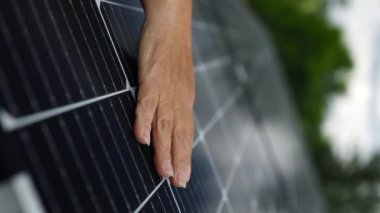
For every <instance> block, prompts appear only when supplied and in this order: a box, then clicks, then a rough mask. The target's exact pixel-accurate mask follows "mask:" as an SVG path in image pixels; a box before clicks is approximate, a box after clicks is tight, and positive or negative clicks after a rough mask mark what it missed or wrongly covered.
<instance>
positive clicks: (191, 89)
mask: <svg viewBox="0 0 380 213" xmlns="http://www.w3.org/2000/svg"><path fill="white" fill-rule="evenodd" d="M142 3H143V5H144V8H145V14H146V19H145V23H144V27H143V30H142V35H141V39H140V48H139V58H138V66H139V73H138V78H139V81H138V82H139V90H138V94H137V106H136V121H135V126H134V131H135V135H136V138H137V140H138V141H139V142H140V143H142V144H149V143H150V137H148V136H149V134H148V135H147V134H146V132H147V131H146V130H147V129H148V130H150V131H151V135H152V136H153V137H152V138H153V140H152V144H153V150H154V164H155V167H156V171H157V172H158V174H159V175H161V176H164V177H169V176H172V177H171V178H170V180H171V183H172V184H174V185H175V186H178V187H185V186H186V184H187V182H188V181H189V178H190V172H191V152H192V143H193V137H194V123H193V117H192V116H193V106H194V102H195V77H194V72H193V59H192V49H191V46H192V45H191V41H192V39H191V5H192V2H191V0H181V1H177V0H160V1H157V0H143V1H142ZM168 162H169V163H168ZM170 164H171V165H170ZM173 172H174V173H173Z"/></svg>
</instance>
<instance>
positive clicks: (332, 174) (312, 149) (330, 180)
mask: <svg viewBox="0 0 380 213" xmlns="http://www.w3.org/2000/svg"><path fill="white" fill-rule="evenodd" d="M247 1H248V4H249V5H250V6H251V8H252V10H254V11H255V12H256V13H257V14H258V15H259V16H260V18H261V19H262V20H263V21H264V22H265V24H266V26H267V27H268V30H269V31H270V32H271V34H272V36H273V39H274V41H275V42H276V44H277V48H278V52H279V55H280V57H281V60H282V64H283V67H284V69H285V71H286V78H287V80H288V85H289V87H290V89H291V91H292V93H293V99H294V100H295V103H296V106H297V110H298V113H299V118H300V120H299V124H300V126H301V128H302V130H303V134H304V137H305V141H306V143H307V144H306V146H307V147H308V149H309V153H310V158H311V159H312V161H313V163H314V165H315V166H316V168H317V171H318V173H319V179H320V184H321V187H322V191H323V192H324V195H325V197H326V201H327V204H328V206H329V209H330V211H331V212H380V154H379V151H380V95H379V92H380V86H379V83H380V49H379V48H380V13H379V8H380V1H379V0H281V1H278V0H247Z"/></svg>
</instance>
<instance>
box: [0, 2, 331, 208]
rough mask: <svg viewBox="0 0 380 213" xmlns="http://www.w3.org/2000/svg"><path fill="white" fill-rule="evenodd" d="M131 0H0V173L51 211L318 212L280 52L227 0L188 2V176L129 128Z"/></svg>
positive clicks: (136, 14) (135, 26)
mask: <svg viewBox="0 0 380 213" xmlns="http://www.w3.org/2000/svg"><path fill="white" fill-rule="evenodd" d="M143 23H144V10H143V8H142V6H141V3H140V1H139V0H99V1H98V0H86V1H84V0H37V1H32V0H24V1H21V0H4V1H1V2H0V124H1V127H2V128H1V132H0V140H1V141H0V159H1V160H0V171H1V175H0V176H1V177H4V176H5V177H7V178H10V177H12V176H13V175H16V174H18V173H20V172H26V173H27V174H29V175H30V176H31V177H32V180H33V184H34V185H35V186H36V188H37V192H38V198H39V199H41V200H42V202H43V206H44V208H45V210H46V211H47V212H57V213H59V212H140V211H141V212H323V211H324V205H323V199H322V198H321V197H320V194H319V190H318V184H317V182H316V180H315V176H314V173H313V169H312V167H311V165H310V164H309V162H308V159H307V156H306V155H305V151H304V148H303V146H302V138H301V137H300V134H299V132H298V129H297V125H296V122H295V113H294V111H293V107H292V104H291V101H290V100H289V96H288V94H287V92H286V91H287V90H286V85H285V84H284V80H283V77H282V74H281V70H280V66H279V63H278V60H277V58H276V55H275V48H274V47H273V44H272V42H271V41H270V39H269V38H270V36H269V34H268V33H267V32H266V31H265V30H264V29H265V27H264V26H263V24H262V23H261V21H260V20H259V19H258V18H257V17H256V16H255V14H252V12H250V11H249V10H248V9H247V7H246V6H245V5H244V4H243V3H241V2H239V1H233V0H222V1H214V0H194V1H193V24H192V29H193V31H192V33H193V56H194V62H195V63H194V75H195V77H196V96H197V99H196V103H195V107H194V118H195V122H196V134H195V135H196V137H195V139H194V144H193V155H192V174H191V180H190V182H189V183H188V185H187V188H186V189H181V188H175V187H173V186H171V185H170V183H169V181H168V180H167V179H163V178H161V177H159V176H158V175H157V174H156V172H155V170H154V165H153V161H152V154H153V152H152V149H151V148H150V147H147V146H144V145H139V144H138V143H137V141H136V139H135V138H134V134H133V128H132V126H133V122H134V111H135V105H136V103H135V97H134V94H133V91H134V90H135V89H136V87H137V86H138V85H137V68H138V67H137V56H138V55H137V54H138V47H139V38H140V33H141V29H142V26H143Z"/></svg>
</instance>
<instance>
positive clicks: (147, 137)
mask: <svg viewBox="0 0 380 213" xmlns="http://www.w3.org/2000/svg"><path fill="white" fill-rule="evenodd" d="M144 142H145V144H146V145H148V146H149V145H150V128H149V127H147V128H145V131H144Z"/></svg>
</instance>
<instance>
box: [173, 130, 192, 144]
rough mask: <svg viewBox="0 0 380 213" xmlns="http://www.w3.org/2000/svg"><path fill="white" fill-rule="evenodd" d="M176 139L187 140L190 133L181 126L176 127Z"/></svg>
mask: <svg viewBox="0 0 380 213" xmlns="http://www.w3.org/2000/svg"><path fill="white" fill-rule="evenodd" d="M174 139H175V140H176V141H185V140H188V139H189V134H188V133H187V132H186V131H185V130H184V129H181V128H176V129H175V130H174Z"/></svg>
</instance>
